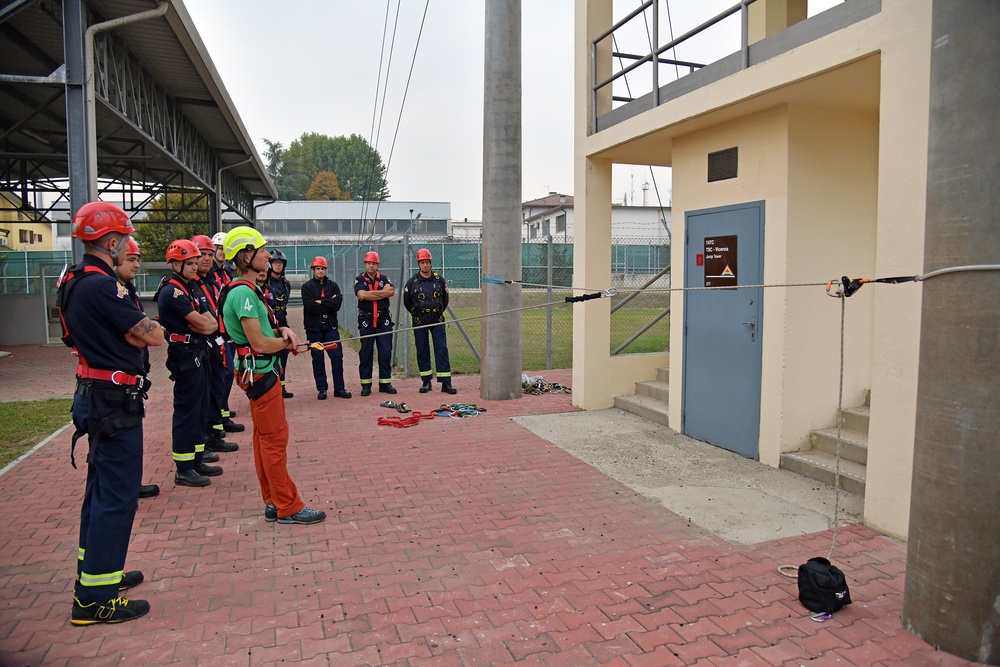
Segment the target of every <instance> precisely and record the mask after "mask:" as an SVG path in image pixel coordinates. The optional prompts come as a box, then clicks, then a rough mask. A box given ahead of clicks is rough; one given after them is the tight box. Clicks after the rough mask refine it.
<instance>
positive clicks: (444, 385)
mask: <svg viewBox="0 0 1000 667" xmlns="http://www.w3.org/2000/svg"><path fill="white" fill-rule="evenodd" d="M441 391H442V392H444V393H445V394H457V393H458V389H455V388H454V387H452V386H451V380H444V381H442V382H441Z"/></svg>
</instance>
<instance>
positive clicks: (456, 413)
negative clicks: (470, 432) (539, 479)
mask: <svg viewBox="0 0 1000 667" xmlns="http://www.w3.org/2000/svg"><path fill="white" fill-rule="evenodd" d="M483 412H486V408H480V407H478V406H477V405H476V404H475V403H447V404H445V405H442V406H441V407H440V408H438V409H437V410H435V411H434V413H435V414H436V415H437V416H438V417H449V418H451V419H464V418H465V417H475V416H477V415H479V414H481V413H483Z"/></svg>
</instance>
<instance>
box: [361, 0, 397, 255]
mask: <svg viewBox="0 0 1000 667" xmlns="http://www.w3.org/2000/svg"><path fill="white" fill-rule="evenodd" d="M389 5H390V2H389V0H386V4H385V21H384V22H383V25H382V49H381V53H380V55H379V64H378V72H379V76H378V82H377V84H376V87H375V109H373V110H372V136H370V137H369V141H368V145H369V147H370V148H371V150H372V152H371V153H370V154H369V156H368V174H367V175H366V177H365V192H366V193H369V191H370V188H371V184H372V179H373V177H374V171H375V156H376V155H377V150H376V146H378V140H379V137H380V136H381V134H382V118H383V117H384V116H385V98H386V93H387V92H388V90H389V72H390V71H391V70H392V54H393V53H394V52H395V49H396V29H397V27H398V26H399V0H397V2H396V19H395V21H393V25H392V39H391V41H390V42H389V61H388V62H387V63H386V66H385V82H384V83H383V82H382V61H383V60H384V59H385V33H386V30H387V29H388V26H389ZM380 91H381V97H382V104H381V105H379V93H380ZM376 116H377V117H378V129H377V131H376V129H375V127H376V124H375V117H376ZM367 220H368V195H367V194H366V195H365V199H364V204H362V206H361V225H360V227H359V229H358V246H360V245H361V244H362V243H363V242H364V238H365V223H366V221H367ZM372 228H373V229H374V222H373V224H372Z"/></svg>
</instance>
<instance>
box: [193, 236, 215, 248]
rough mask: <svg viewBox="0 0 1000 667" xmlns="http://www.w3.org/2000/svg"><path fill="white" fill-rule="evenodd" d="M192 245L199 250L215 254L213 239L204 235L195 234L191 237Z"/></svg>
mask: <svg viewBox="0 0 1000 667" xmlns="http://www.w3.org/2000/svg"><path fill="white" fill-rule="evenodd" d="M191 243H193V244H195V245H196V246H197V247H198V250H199V251H200V250H211V251H212V252H215V244H214V243H212V239H210V238H208V237H207V236H205V235H204V234H195V235H194V236H192V237H191Z"/></svg>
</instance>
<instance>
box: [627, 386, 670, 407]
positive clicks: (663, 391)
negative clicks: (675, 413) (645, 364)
mask: <svg viewBox="0 0 1000 667" xmlns="http://www.w3.org/2000/svg"><path fill="white" fill-rule="evenodd" d="M635 393H636V395H641V396H649V397H650V398H655V399H656V400H658V401H663V402H664V403H668V402H669V400H670V384H669V383H667V382H660V381H658V380H657V381H649V382H636V383H635Z"/></svg>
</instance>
